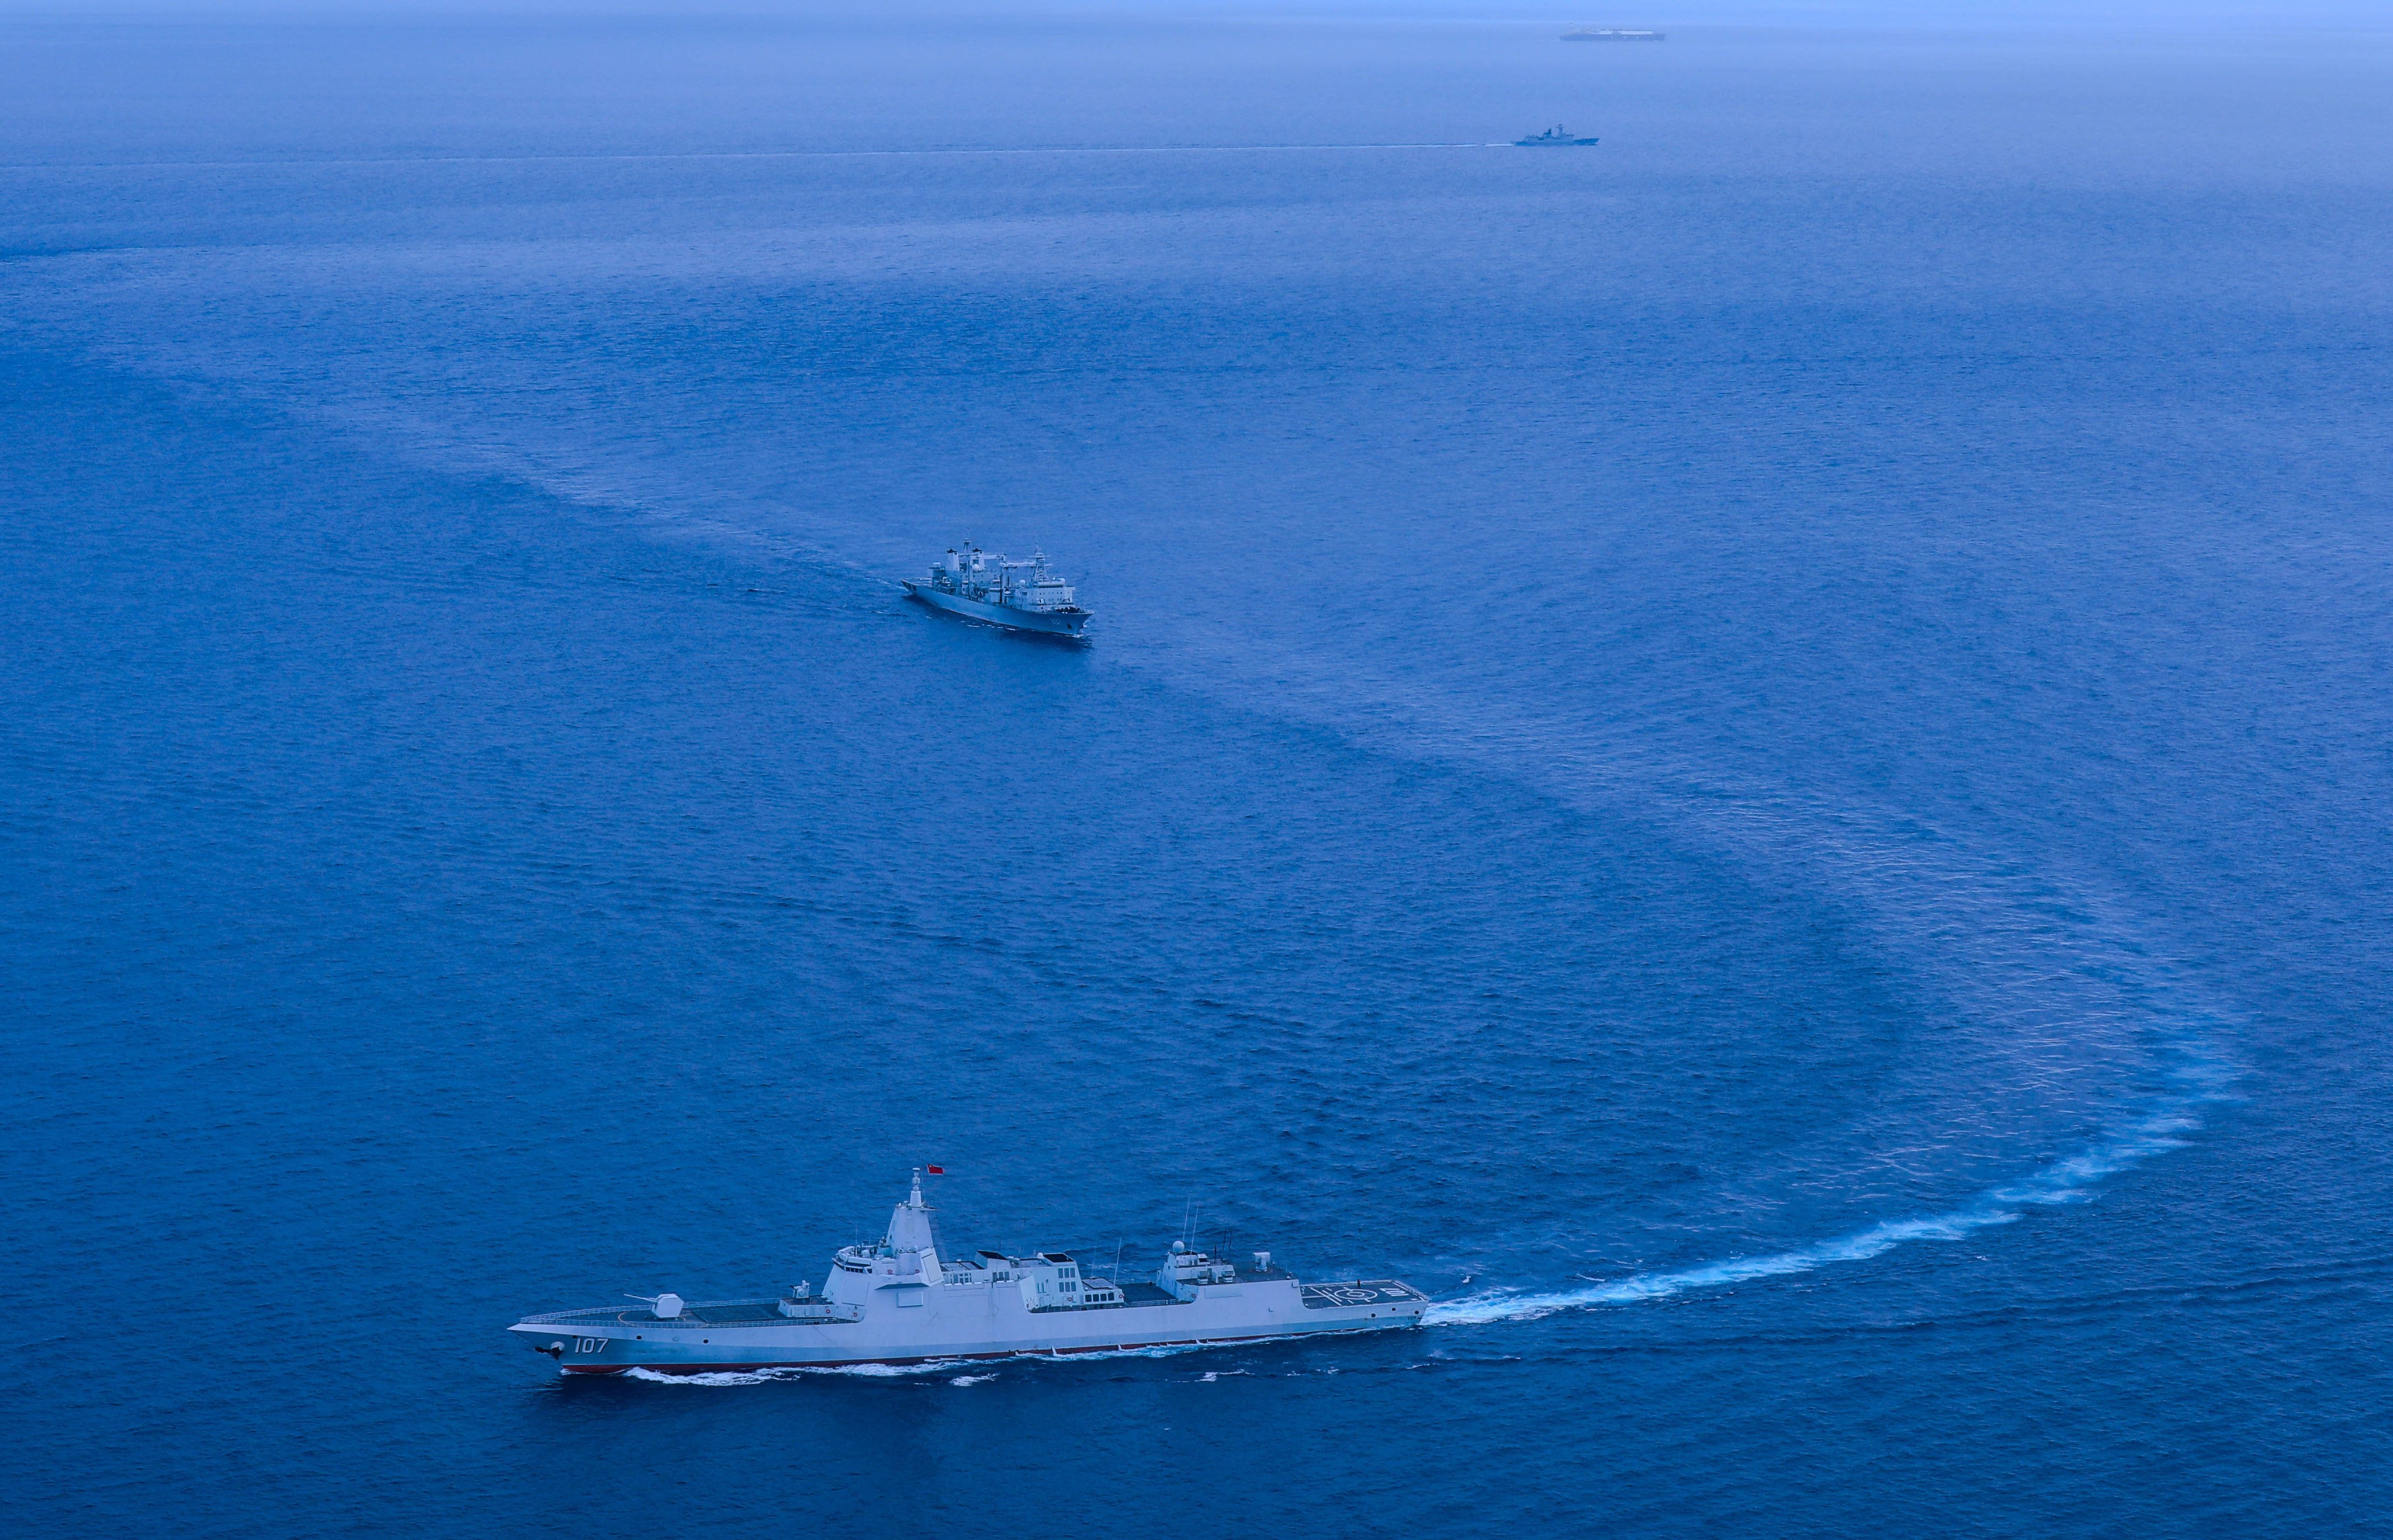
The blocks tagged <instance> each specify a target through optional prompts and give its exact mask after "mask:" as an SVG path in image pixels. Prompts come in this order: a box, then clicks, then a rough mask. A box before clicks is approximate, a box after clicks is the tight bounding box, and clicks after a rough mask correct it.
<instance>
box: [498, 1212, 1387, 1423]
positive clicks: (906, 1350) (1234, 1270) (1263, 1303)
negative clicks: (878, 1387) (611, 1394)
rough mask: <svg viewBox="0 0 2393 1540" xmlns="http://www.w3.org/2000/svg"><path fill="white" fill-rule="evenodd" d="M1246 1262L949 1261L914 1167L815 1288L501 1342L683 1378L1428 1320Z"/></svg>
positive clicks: (648, 1304) (1248, 1338) (1378, 1297)
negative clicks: (1114, 1265)
mask: <svg viewBox="0 0 2393 1540" xmlns="http://www.w3.org/2000/svg"><path fill="white" fill-rule="evenodd" d="M932 1169H933V1170H934V1171H935V1170H936V1169H937V1168H935V1167H934V1168H932ZM1254 1264H1255V1265H1254V1266H1253V1267H1251V1268H1238V1267H1234V1266H1232V1265H1231V1264H1230V1262H1229V1260H1228V1259H1225V1258H1222V1257H1216V1256H1212V1255H1210V1254H1208V1253H1206V1252H1203V1251H1198V1250H1192V1249H1190V1248H1189V1246H1188V1245H1187V1243H1186V1242H1184V1241H1175V1242H1173V1243H1172V1246H1171V1249H1170V1251H1169V1252H1168V1253H1166V1254H1165V1256H1164V1259H1163V1265H1162V1266H1161V1267H1160V1268H1157V1270H1156V1272H1155V1274H1154V1277H1153V1278H1152V1279H1151V1280H1149V1281H1122V1280H1117V1279H1114V1278H1100V1277H1095V1276H1092V1275H1091V1274H1090V1272H1088V1270H1087V1268H1086V1266H1085V1265H1084V1264H1083V1263H1082V1261H1081V1259H1079V1258H1078V1257H1075V1256H1074V1255H1072V1254H1071V1253H1070V1252H1067V1251H1040V1252H1037V1253H1034V1254H1033V1255H1031V1256H1027V1257H1010V1256H1007V1255H1005V1254H1003V1253H1002V1252H997V1251H979V1252H974V1254H973V1255H971V1256H969V1257H962V1256H948V1255H947V1254H946V1253H945V1252H943V1251H941V1250H940V1248H939V1243H938V1239H937V1237H936V1235H935V1233H933V1231H932V1229H931V1206H930V1205H929V1204H927V1203H925V1202H924V1201H923V1200H922V1172H921V1171H920V1170H917V1171H916V1172H915V1173H914V1185H913V1190H912V1191H911V1192H910V1193H909V1194H907V1196H906V1200H905V1201H904V1202H903V1203H900V1204H899V1205H898V1206H897V1207H896V1210H895V1211H894V1212H892V1213H891V1214H890V1216H889V1231H888V1233H887V1234H885V1235H883V1237H882V1238H881V1240H880V1241H879V1242H878V1243H877V1244H875V1245H871V1246H843V1247H842V1248H841V1250H840V1252H839V1254H838V1256H837V1257H835V1258H834V1259H832V1262H831V1272H830V1279H829V1280H828V1281H827V1282H826V1283H825V1284H824V1285H823V1286H822V1287H821V1288H820V1289H819V1290H817V1289H813V1288H810V1287H808V1286H806V1285H805V1284H803V1283H802V1284H798V1285H796V1286H792V1287H791V1289H790V1290H789V1291H788V1292H787V1293H785V1294H783V1295H782V1296H781V1297H780V1298H778V1299H742V1300H735V1301H730V1302H726V1303H722V1304H690V1303H686V1302H684V1300H683V1299H681V1297H680V1296H679V1295H675V1294H660V1295H658V1296H656V1297H655V1298H654V1299H649V1298H647V1296H644V1295H634V1296H631V1297H630V1298H632V1299H636V1300H638V1301H639V1305H638V1308H635V1309H631V1310H624V1309H621V1308H617V1307H611V1306H609V1307H605V1308H601V1309H598V1310H571V1311H562V1312H557V1313H555V1314H551V1315H527V1316H525V1317H524V1318H523V1319H522V1320H521V1321H518V1322H517V1323H516V1324H515V1325H513V1326H510V1327H509V1328H507V1329H508V1330H509V1331H511V1332H513V1333H514V1334H515V1335H516V1337H517V1338H520V1339H521V1340H522V1341H523V1343H524V1344H525V1345H526V1346H527V1347H529V1348H530V1349H531V1351H534V1352H536V1353H541V1354H543V1355H545V1356H546V1357H549V1358H552V1359H554V1360H556V1364H557V1365H558V1366H559V1367H560V1368H562V1369H563V1370H564V1371H565V1372H566V1373H567V1374H580V1375H619V1374H621V1373H623V1372H624V1371H625V1370H627V1369H648V1370H653V1371H657V1372H660V1373H663V1374H682V1375H690V1374H706V1373H713V1372H723V1371H731V1370H752V1369H772V1368H838V1367H843V1366H847V1365H854V1364H935V1363H945V1362H948V1361H949V1360H954V1359H966V1358H1014V1357H1020V1356H1025V1355H1039V1356H1050V1355H1061V1354H1066V1353H1090V1352H1124V1351H1138V1350H1140V1349H1148V1348H1201V1347H1211V1346H1215V1345H1218V1344H1222V1343H1228V1342H1261V1341H1269V1340H1272V1339H1275V1338H1285V1337H1315V1336H1320V1335H1323V1334H1326V1333H1331V1332H1348V1333H1351V1332H1368V1331H1385V1330H1388V1329H1389V1328H1391V1327H1396V1326H1417V1325H1420V1319H1421V1312H1423V1311H1425V1310H1427V1309H1428V1308H1429V1302H1430V1301H1429V1296H1428V1295H1426V1294H1423V1293H1422V1292H1421V1291H1420V1290H1419V1289H1417V1288H1414V1287H1413V1286H1411V1285H1409V1284H1404V1283H1398V1282H1396V1281H1395V1280H1393V1279H1386V1278H1370V1279H1364V1280H1362V1281H1360V1282H1354V1283H1328V1284H1308V1283H1304V1282H1301V1281H1300V1280H1299V1279H1297V1278H1296V1277H1294V1276H1292V1275H1291V1274H1289V1273H1288V1272H1286V1271H1284V1270H1283V1269H1280V1268H1276V1267H1274V1266H1273V1265H1272V1259H1271V1253H1270V1252H1268V1251H1258V1252H1256V1253H1255V1254H1254Z"/></svg>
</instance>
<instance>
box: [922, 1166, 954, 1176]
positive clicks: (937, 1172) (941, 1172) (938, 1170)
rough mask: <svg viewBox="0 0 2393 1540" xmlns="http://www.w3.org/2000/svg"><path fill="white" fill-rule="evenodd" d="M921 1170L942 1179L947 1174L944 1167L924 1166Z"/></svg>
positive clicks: (946, 1169)
mask: <svg viewBox="0 0 2393 1540" xmlns="http://www.w3.org/2000/svg"><path fill="white" fill-rule="evenodd" d="M922 1169H924V1170H926V1171H928V1172H930V1173H931V1174H932V1175H933V1176H935V1177H943V1176H946V1175H947V1174H948V1168H946V1167H944V1166H925V1167H923V1168H922Z"/></svg>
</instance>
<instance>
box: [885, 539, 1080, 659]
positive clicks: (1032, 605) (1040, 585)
mask: <svg viewBox="0 0 2393 1540" xmlns="http://www.w3.org/2000/svg"><path fill="white" fill-rule="evenodd" d="M904 581H905V585H906V592H907V593H908V594H911V595H912V596H913V597H915V598H917V599H920V600H922V602H923V603H924V604H926V605H929V606H930V607H933V608H934V609H944V610H947V611H948V613H950V614H954V615H968V616H970V617H972V618H973V619H974V620H987V622H988V623H989V624H991V625H993V626H1008V627H1011V628H1012V629H1013V630H1015V631H1028V632H1036V633H1039V634H1040V635H1043V636H1078V635H1079V634H1080V631H1081V628H1082V627H1084V626H1086V625H1087V624H1088V623H1089V612H1088V611H1087V610H1085V609H1082V608H1081V607H1080V606H1079V601H1078V600H1077V599H1075V598H1074V596H1073V593H1072V585H1071V584H1070V583H1068V582H1066V581H1064V580H1063V579H1062V578H1060V577H1057V576H1056V575H1055V574H1054V573H1053V572H1050V571H1049V570H1048V569H1047V553H1045V552H1044V551H1033V552H1032V553H1031V554H1030V559H1029V560H1028V561H1008V560H1006V559H1005V557H1003V556H1002V555H1000V556H995V557H991V556H990V555H987V553H986V552H984V551H982V550H981V549H980V548H979V547H978V546H976V545H974V544H972V543H971V542H965V544H964V548H963V549H962V550H961V551H957V550H953V549H950V550H949V551H948V554H947V555H946V557H945V558H943V559H942V560H940V561H937V562H935V563H933V564H932V567H931V571H930V575H929V576H928V577H925V578H908V579H906V580H904Z"/></svg>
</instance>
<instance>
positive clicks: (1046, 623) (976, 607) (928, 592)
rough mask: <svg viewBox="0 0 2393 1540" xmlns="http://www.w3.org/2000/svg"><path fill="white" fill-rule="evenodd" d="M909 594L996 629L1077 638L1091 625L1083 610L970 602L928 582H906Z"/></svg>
mask: <svg viewBox="0 0 2393 1540" xmlns="http://www.w3.org/2000/svg"><path fill="white" fill-rule="evenodd" d="M906 592H907V593H908V594H910V595H912V596H913V597H914V598H917V599H920V600H922V603H924V604H926V605H929V606H930V607H932V608H934V609H944V610H946V611H948V613H949V614H951V615H964V616H969V617H971V618H972V619H973V620H986V621H987V622H988V623H989V624H990V625H993V626H1004V627H1005V628H1007V629H1008V630H1010V631H1027V632H1032V633H1037V634H1039V635H1041V636H1078V635H1079V634H1081V631H1080V628H1081V627H1082V626H1085V625H1087V624H1088V623H1089V612H1088V611H1087V610H1084V609H1070V610H1036V609H1015V608H1014V607H1012V606H1011V605H992V604H983V603H982V602H981V601H980V600H978V599H967V598H964V597H963V596H962V595H961V594H943V593H941V592H940V591H939V590H937V589H935V588H933V587H932V586H931V585H930V584H929V583H925V582H916V581H913V580H912V579H908V580H906Z"/></svg>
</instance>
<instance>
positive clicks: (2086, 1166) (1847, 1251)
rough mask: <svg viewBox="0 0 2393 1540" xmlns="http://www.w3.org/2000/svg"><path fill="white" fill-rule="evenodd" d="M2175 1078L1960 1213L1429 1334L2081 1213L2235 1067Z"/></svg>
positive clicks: (2194, 1042) (1535, 1299)
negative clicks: (2032, 1215)
mask: <svg viewBox="0 0 2393 1540" xmlns="http://www.w3.org/2000/svg"><path fill="white" fill-rule="evenodd" d="M2176 1048H2177V1052H2176V1055H2175V1057H2176V1059H2177V1062H2176V1063H2175V1064H2172V1065H2171V1067H2170V1068H2169V1070H2168V1072H2167V1074H2168V1077H2169V1079H2170V1080H2171V1081H2172V1082H2173V1083H2174V1084H2175V1085H2176V1087H2177V1090H2175V1091H2174V1092H2173V1093H2172V1094H2169V1095H2166V1096H2164V1097H2161V1098H2157V1099H2155V1100H2154V1101H2153V1102H2152V1103H2149V1104H2148V1105H2147V1106H2146V1107H2145V1108H2144V1109H2143V1111H2142V1112H2141V1113H2140V1114H2139V1115H2138V1116H2134V1117H2131V1118H2129V1119H2126V1120H2125V1121H2123V1122H2121V1123H2119V1124H2117V1125H2115V1126H2113V1127H2112V1129H2108V1130H2106V1131H2105V1133H2104V1135H2103V1136H2102V1137H2101V1138H2100V1139H2099V1140H2098V1141H2097V1142H2095V1143H2093V1144H2091V1145H2089V1146H2088V1147H2087V1148H2086V1149H2084V1150H2081V1151H2079V1152H2078V1153H2077V1154H2075V1155H2069V1156H2067V1157H2065V1158H2063V1159H2060V1160H2056V1161H2053V1162H2051V1163H2049V1164H2048V1165H2045V1166H2041V1167H2038V1168H2035V1169H2034V1170H2033V1171H2030V1172H2028V1173H2027V1174H2026V1175H2024V1176H2022V1177H2020V1178H2017V1179H2015V1180H2013V1181H2007V1182H2005V1183H2003V1184H2002V1185H2001V1186H1999V1187H1991V1188H1988V1189H1987V1190H1986V1191H1984V1192H1982V1193H1981V1194H1978V1195H1977V1196H1976V1197H1974V1198H1972V1199H1970V1200H1969V1201H1968V1203H1965V1204H1963V1205H1962V1206H1961V1207H1957V1208H1951V1209H1947V1210H1945V1211H1943V1212H1942V1213H1937V1214H1924V1215H1919V1216H1916V1217H1915V1218H1911V1219H1903V1220H1880V1221H1879V1222H1878V1223H1876V1224H1873V1225H1869V1226H1867V1227H1865V1228H1863V1229H1861V1230H1855V1231H1851V1232H1850V1233H1846V1234H1843V1235H1838V1236H1836V1237H1834V1238H1833V1239H1830V1240H1824V1241H1820V1242H1816V1243H1814V1244H1813V1245H1811V1246H1798V1247H1796V1248H1795V1249H1793V1250H1791V1251H1777V1252H1772V1253H1769V1254H1768V1255H1765V1256H1760V1257H1732V1258H1729V1259H1726V1260H1723V1261H1718V1262H1706V1263H1703V1264H1701V1265H1699V1266H1696V1267H1690V1268H1681V1269H1679V1270H1678V1271H1676V1272H1638V1273H1632V1274H1630V1275H1629V1276H1628V1277H1626V1278H1617V1279H1615V1280H1613V1281H1612V1282H1610V1283H1602V1284H1594V1285H1590V1286H1588V1287H1586V1288H1580V1289H1567V1290H1562V1291H1559V1292H1549V1293H1536V1294H1532V1293H1523V1292H1518V1291H1513V1290H1492V1291H1490V1292H1487V1293H1484V1294H1476V1295H1472V1296H1471V1297H1470V1298H1468V1299H1449V1300H1446V1301H1445V1302H1444V1303H1442V1304H1436V1305H1432V1306H1431V1307H1430V1309H1429V1311H1428V1312H1427V1313H1426V1314H1425V1315H1423V1316H1422V1318H1421V1320H1422V1324H1423V1325H1448V1326H1467V1325H1487V1324H1489V1323H1492V1322H1497V1321H1534V1320H1536V1319H1537V1318H1538V1317H1540V1316H1545V1315H1551V1314H1553V1313H1555V1312H1558V1311H1567V1310H1589V1309H1595V1308H1598V1307H1601V1306H1605V1305H1630V1304H1636V1303H1638V1302H1639V1301H1641V1300H1645V1299H1667V1298H1668V1297H1670V1296H1671V1295H1674V1294H1684V1293H1688V1292H1690V1291H1693V1290H1696V1289H1706V1288H1720V1287H1724V1286H1728V1285H1732V1284H1743V1283H1750V1282H1753V1281H1754V1280H1756V1279H1760V1278H1778V1277H1784V1276H1785V1275H1787V1274H1788V1273H1795V1272H1812V1271H1814V1270H1816V1269H1819V1268H1823V1267H1828V1266H1832V1265H1834V1264H1836V1263H1838V1262H1862V1261H1867V1260H1869V1259H1871V1258H1873V1257H1878V1256H1883V1255H1884V1254H1885V1253H1887V1252H1889V1251H1891V1250H1893V1249H1894V1248H1895V1247H1896V1246H1903V1245H1906V1244H1908V1243H1910V1242H1913V1241H1957V1240H1960V1239H1961V1238H1963V1237H1964V1236H1967V1235H1969V1234H1971V1233H1975V1232H1977V1231H1980V1230H1984V1229H1988V1228H1990V1227H1992V1226H1994V1225H1998V1224H2008V1223H2010V1222H2011V1221H2013V1220H2017V1219H2018V1218H2019V1217H2020V1214H2021V1212H2022V1211H2024V1210H2025V1209H2027V1208H2030V1207H2038V1206H2043V1205H2049V1204H2060V1203H2079V1202H2083V1201H2085V1200H2086V1197H2087V1196H2088V1195H2089V1194H2088V1191H2087V1190H2088V1189H2089V1188H2091V1187H2092V1186H2093V1185H2094V1184H2095V1183H2097V1182H2099V1181H2102V1180H2103V1179H2104V1178H2106V1177H2109V1176H2112V1175H2113V1174H2115V1173H2117V1172H2119V1171H2124V1170H2125V1169H2127V1168H2129V1167H2131V1166H2134V1165H2136V1164H2138V1162H2140V1161H2143V1160H2146V1159H2148V1158H2150V1157H2151V1156H2153V1155H2163V1154H2165V1153H2167V1152H2168V1151H2170V1150H2174V1149H2177V1148H2178V1147H2180V1146H2181V1145H2183V1144H2184V1143H2185V1142H2186V1141H2185V1136H2186V1135H2188V1134H2190V1133H2191V1132H2192V1131H2193V1130H2194V1129H2198V1128H2200V1127H2201V1126H2202V1108H2203V1105H2204V1104H2206V1103H2213V1102H2218V1101H2223V1100H2225V1099H2226V1098H2227V1096H2228V1094H2229V1090H2228V1088H2229V1085H2230V1082H2231V1081H2232V1080H2233V1079H2234V1077H2235V1066H2234V1065H2233V1064H2231V1063H2230V1061H2228V1060H2227V1059H2226V1058H2225V1057H2224V1056H2223V1055H2221V1054H2219V1053H2218V1052H2217V1051H2216V1050H2215V1049H2214V1048H2213V1047H2212V1045H2211V1044H2210V1042H2209V1040H2208V1039H2207V1038H2206V1037H2205V1036H2200V1035H2197V1036H2194V1037H2190V1038H2188V1039H2186V1040H2184V1041H2182V1042H2180V1043H2178V1044H2177V1045H2176Z"/></svg>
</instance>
